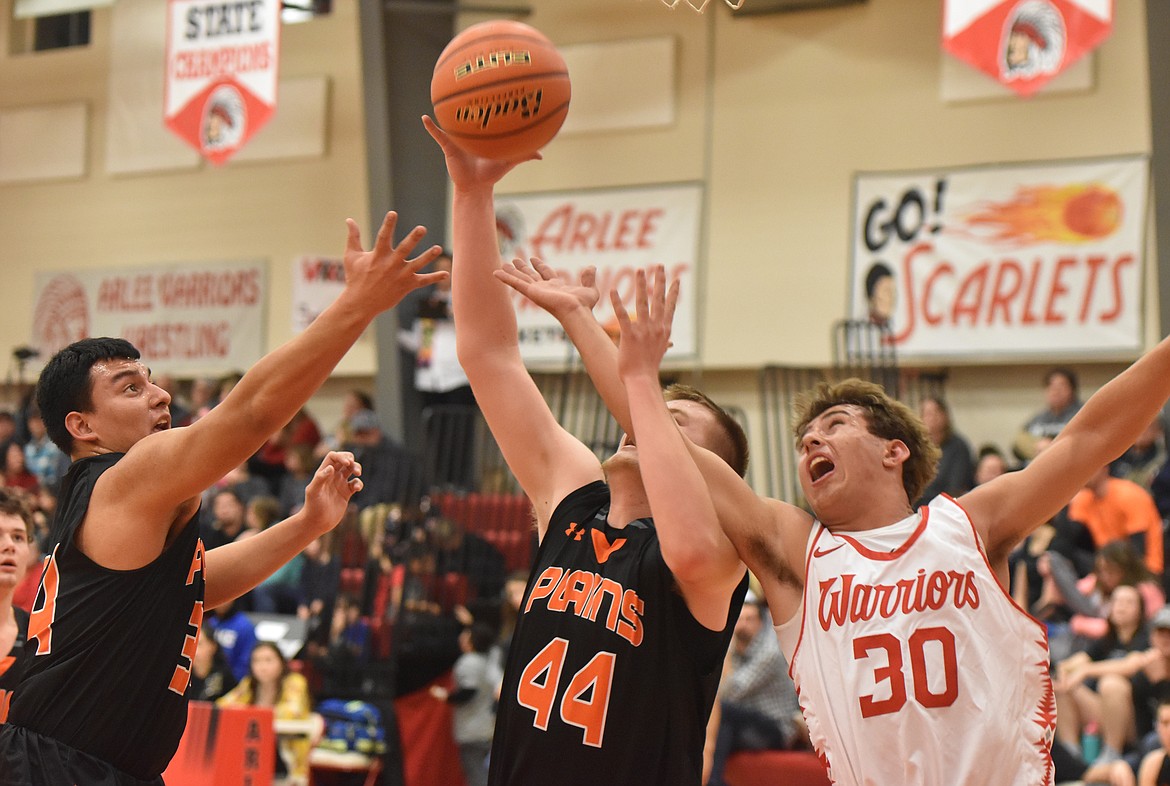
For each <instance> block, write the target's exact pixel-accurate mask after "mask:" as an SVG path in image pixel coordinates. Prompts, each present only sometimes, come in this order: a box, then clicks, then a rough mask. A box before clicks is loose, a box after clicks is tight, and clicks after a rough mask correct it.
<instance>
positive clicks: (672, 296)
mask: <svg viewBox="0 0 1170 786" xmlns="http://www.w3.org/2000/svg"><path fill="white" fill-rule="evenodd" d="M677 306H678V279H677V278H676V279H675V280H674V281H671V282H670V289H669V290H668V291H667V293H666V313H665V314H664V315H663V320H664V321H665V322H666V324H667V326H670V325H673V324H674V310H675V308H676V307H677Z"/></svg>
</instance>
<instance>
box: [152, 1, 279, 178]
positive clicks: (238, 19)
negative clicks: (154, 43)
mask: <svg viewBox="0 0 1170 786" xmlns="http://www.w3.org/2000/svg"><path fill="white" fill-rule="evenodd" d="M280 7H281V3H280V0H243V1H242V2H233V3H223V2H208V1H207V0H203V1H202V2H200V1H199V0H169V6H168V8H167V55H166V95H165V97H164V101H163V117H164V123H165V124H166V126H167V128H169V129H171V131H173V132H174V133H175V134H176V135H177V136H178V137H179V138H181V139H182V140H183V141H185V142H186V143H187V144H189V145H191V146H192V147H193V148H195V149H196V150H198V151H199V153H200V155H202V156H203V157H204V158H206V159H207V160H208V161H210V162H211V163H213V164H222V163H224V162H225V161H227V160H228V159H229V158H230V157H231V156H232V155H233V154H234V153H235V152H236V151H237V150H239V149H240V148H241V147H243V146H244V143H245V142H247V141H248V140H249V139H250V138H251V137H252V135H253V134H255V133H256V132H257V131H259V130H260V128H261V127H263V126H264V124H265V123H267V122H268V121H269V120H270V119H271V118H272V115H273V114H274V113H275V112H276V85H277V71H278V65H279V61H280Z"/></svg>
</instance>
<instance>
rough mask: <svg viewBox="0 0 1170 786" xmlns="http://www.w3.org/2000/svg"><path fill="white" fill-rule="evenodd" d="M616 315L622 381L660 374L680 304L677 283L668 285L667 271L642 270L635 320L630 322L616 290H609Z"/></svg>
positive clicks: (639, 274) (636, 283) (635, 302)
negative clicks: (618, 329)
mask: <svg viewBox="0 0 1170 786" xmlns="http://www.w3.org/2000/svg"><path fill="white" fill-rule="evenodd" d="M610 302H611V303H612V304H613V313H614V315H615V316H616V317H617V321H618V325H619V326H620V327H621V342H620V343H619V344H618V373H620V374H621V375H622V377H623V378H627V377H630V376H633V375H638V374H653V375H655V376H657V375H658V366H659V365H660V364H661V363H662V358H663V356H664V355H666V350H667V349H669V348H670V326H671V322H672V321H673V320H674V309H675V306H676V305H677V303H678V280H677V279H676V280H675V281H674V282H672V283H671V285H670V287H669V289H668V288H667V286H666V269H665V268H664V267H663V266H662V265H655V266H654V267H653V268H651V274H650V277H649V282H647V276H646V271H644V270H639V271H638V273H637V277H636V279H635V292H634V315H635V318H634V319H630V315H629V313H628V312H627V311H626V307H625V306H624V305H623V304H622V301H621V298H620V297H619V296H618V293H617V290H611V291H610Z"/></svg>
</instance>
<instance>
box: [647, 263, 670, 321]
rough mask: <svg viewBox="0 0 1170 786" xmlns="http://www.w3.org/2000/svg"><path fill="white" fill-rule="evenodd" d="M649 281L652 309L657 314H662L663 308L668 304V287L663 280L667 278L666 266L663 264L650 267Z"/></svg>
mask: <svg viewBox="0 0 1170 786" xmlns="http://www.w3.org/2000/svg"><path fill="white" fill-rule="evenodd" d="M649 277H650V281H649V289H650V292H649V300H650V310H651V311H652V312H653V313H654V315H655V316H661V314H662V311H663V308H664V306H665V304H666V287H665V285H664V284H663V281H664V280H665V278H666V268H664V267H663V266H662V265H654V266H653V267H652V268H650V276H649Z"/></svg>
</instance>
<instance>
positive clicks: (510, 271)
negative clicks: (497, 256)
mask: <svg viewBox="0 0 1170 786" xmlns="http://www.w3.org/2000/svg"><path fill="white" fill-rule="evenodd" d="M493 275H494V276H495V277H496V278H498V279H499V280H500V281H503V282H504V283H505V284H507V285H508V286H510V287H512V289H514V290H516V291H517V292H519V293H520V294H521V295H524V297H526V298H528V299H529V300H531V301H532V302H533V303H535V304H536V305H538V306H540V307H541V308H543V309H544V310H545V311H547V312H548V313H550V314H552V315H553V316H554V317H557V318H558V319H560V318H561V317H563V316H565V315H566V314H568V313H570V312H572V311H573V310H574V309H577V308H584V309H585V310H586V311H592V310H593V307H594V306H596V305H597V301H599V300H600V299H601V293H600V292H598V291H597V285H596V280H597V268H595V267H593V266H592V265H590V266H589V267H587V268H585V269H584V270H582V271H581V275H580V276H579V277H578V283H576V284H572V283H570V282H568V281H566V280H565V279H563V278H561V277H560V276H559V275H557V272H556V271H555V270H553V269H552V268H551V267H549V266H548V265H546V264H545V263H544V262H543V261H541V260H540V259H537V258H536V257H532V263H531V264H529V263H527V262H525V261H524V260H523V259H516V260H515V261H513V262H505V263H504V266H503V267H502V268H500V269H498V270H496V271H495V272H494V273H493Z"/></svg>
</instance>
